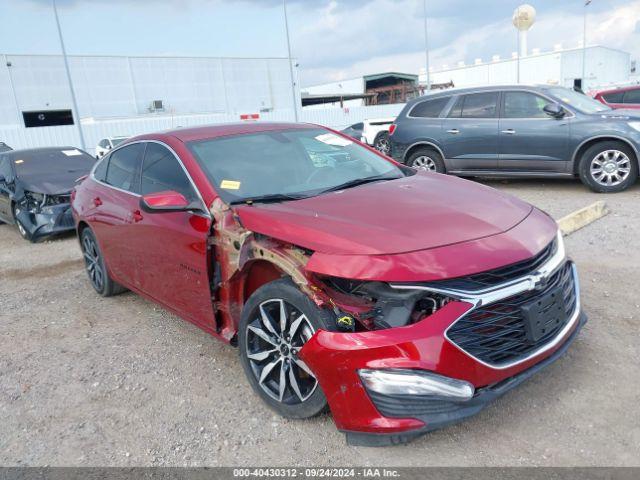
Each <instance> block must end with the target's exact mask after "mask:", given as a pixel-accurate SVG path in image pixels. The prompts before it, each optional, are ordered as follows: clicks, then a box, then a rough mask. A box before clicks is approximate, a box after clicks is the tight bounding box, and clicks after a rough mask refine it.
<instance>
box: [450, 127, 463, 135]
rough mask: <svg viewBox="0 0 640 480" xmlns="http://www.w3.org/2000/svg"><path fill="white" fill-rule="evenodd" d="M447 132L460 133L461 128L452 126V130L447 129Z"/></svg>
mask: <svg viewBox="0 0 640 480" xmlns="http://www.w3.org/2000/svg"><path fill="white" fill-rule="evenodd" d="M447 133H450V134H452V135H457V134H458V133H460V130H458V129H457V128H452V129H451V130H447Z"/></svg>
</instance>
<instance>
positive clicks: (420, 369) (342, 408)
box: [300, 262, 586, 445]
mask: <svg viewBox="0 0 640 480" xmlns="http://www.w3.org/2000/svg"><path fill="white" fill-rule="evenodd" d="M552 279H556V280H554V281H557V283H554V281H552ZM502 290H503V291H505V292H507V291H508V290H506V289H504V288H503V289H502ZM558 292H564V293H562V294H563V295H567V297H566V298H567V301H568V302H570V303H568V304H567V312H568V314H567V317H566V321H565V323H564V324H562V325H558V326H557V330H554V332H553V336H551V337H548V336H547V337H544V338H543V342H542V343H540V344H537V345H536V346H535V348H534V347H532V348H531V349H530V350H529V351H528V352H526V354H523V355H522V356H520V357H519V358H518V359H517V361H510V362H506V363H501V364H491V363H488V362H486V361H483V360H482V359H481V358H478V357H476V356H475V355H473V354H470V353H469V351H466V350H465V349H464V348H461V347H460V345H458V344H456V343H455V342H454V340H452V339H451V338H450V337H449V336H448V335H447V332H450V329H451V327H452V326H453V325H454V324H456V323H457V322H458V321H460V320H463V319H464V321H465V322H468V321H469V319H470V318H473V317H472V314H476V315H477V313H478V312H479V311H482V310H483V308H486V306H484V305H480V304H479V303H478V304H474V303H470V302H469V301H462V300H456V301H451V302H449V303H448V304H446V305H445V306H444V307H443V308H441V309H440V310H438V311H436V312H435V313H433V314H432V315H430V316H428V317H425V318H424V319H422V320H421V321H419V322H417V323H414V324H412V325H408V326H405V327H396V328H390V329H384V330H374V331H365V332H353V333H341V332H328V331H322V330H321V331H318V332H316V334H315V335H314V336H313V337H312V338H311V339H310V340H309V341H308V342H307V343H306V344H305V346H304V347H303V348H302V350H301V351H300V356H301V357H302V359H303V360H304V361H305V363H306V364H307V365H308V366H309V367H310V368H311V369H312V371H313V372H314V374H315V375H316V377H317V379H318V382H319V383H320V386H321V387H322V389H323V391H324V393H325V395H326V397H327V401H328V403H329V406H330V407H331V411H332V413H333V417H334V420H335V422H336V425H337V427H338V429H340V430H341V431H343V432H345V433H346V434H347V440H348V442H350V443H352V444H363V445H388V444H394V443H401V442H406V441H409V440H411V439H413V438H415V437H416V436H419V435H421V434H423V433H425V432H428V431H431V430H434V429H437V428H441V427H443V426H446V425H448V424H451V423H455V422H458V421H460V420H462V419H464V418H467V417H469V416H472V415H475V414H476V413H478V412H479V411H480V410H481V409H482V408H484V407H485V406H486V405H487V404H488V403H489V402H491V401H492V400H494V399H495V398H497V397H499V396H500V395H502V394H504V393H506V392H507V391H509V390H510V389H512V388H514V387H515V386H517V385H519V384H520V383H522V382H523V381H524V380H526V379H527V378H529V377H530V376H532V375H533V374H535V373H536V372H538V371H539V370H541V369H542V368H544V367H545V366H547V365H548V364H550V363H552V362H553V361H555V360H556V359H557V358H559V357H560V356H561V355H562V354H563V353H564V352H565V351H566V349H567V348H568V347H569V345H570V344H571V343H572V342H573V340H574V339H575V337H576V336H577V333H578V331H579V329H580V328H581V327H582V325H583V324H584V323H585V322H586V317H585V315H584V314H583V313H582V312H581V308H580V301H579V284H578V277H577V272H576V269H575V266H574V265H573V264H572V263H571V262H566V263H564V264H563V265H562V266H561V267H558V268H557V269H556V271H555V272H554V274H553V276H552V277H550V283H549V285H548V286H547V287H545V288H543V289H538V288H531V289H529V290H527V291H526V292H524V293H519V294H518V295H520V296H517V295H513V294H512V293H509V294H506V293H505V296H504V298H502V299H500V298H498V299H497V300H491V302H489V303H490V304H492V305H494V306H495V305H498V306H499V300H504V302H505V303H506V304H513V303H514V302H517V301H520V299H521V298H522V295H525V296H526V298H525V300H526V301H527V303H529V302H530V301H531V300H532V299H533V300H535V302H536V303H537V301H538V299H540V298H546V297H547V296H550V295H552V294H553V295H558V294H559V293H558ZM518 308H519V307H518ZM543 318H545V321H546V320H547V318H546V317H543ZM480 322H481V323H482V322H486V320H485V319H481V320H480ZM503 323H504V322H503ZM502 326H504V325H502ZM483 328H485V329H489V328H493V327H488V326H487V324H486V323H483ZM532 345H533V344H532ZM375 371H384V372H387V373H388V374H390V375H388V376H387V377H386V378H387V379H388V381H389V385H388V386H387V387H385V385H383V382H384V381H385V375H379V376H378V378H377V379H376V380H375V381H376V382H378V383H377V384H374V383H371V382H370V381H368V379H367V378H365V376H363V372H364V373H365V375H367V374H370V372H375ZM412 371H413V372H415V373H417V375H413V377H420V375H421V373H422V374H424V375H423V377H425V378H424V379H420V378H413V379H409V380H407V379H406V378H405V379H398V378H395V379H394V378H393V375H394V372H395V373H396V375H397V374H403V373H404V374H406V373H407V372H412ZM363 379H364V381H363ZM403 388H405V390H404V391H403Z"/></svg>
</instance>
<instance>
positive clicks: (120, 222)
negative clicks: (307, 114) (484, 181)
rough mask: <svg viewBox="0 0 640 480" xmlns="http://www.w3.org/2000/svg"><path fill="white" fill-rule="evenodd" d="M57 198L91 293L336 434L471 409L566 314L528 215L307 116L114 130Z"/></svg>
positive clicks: (381, 431) (563, 324) (565, 280)
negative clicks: (154, 306)
mask: <svg viewBox="0 0 640 480" xmlns="http://www.w3.org/2000/svg"><path fill="white" fill-rule="evenodd" d="M72 206H73V213H74V217H75V219H76V222H77V229H78V237H79V239H80V245H81V248H82V250H83V254H84V258H85V261H86V269H87V273H88V274H89V278H90V280H91V284H92V285H93V287H94V288H95V290H96V291H97V292H98V293H99V294H101V295H104V296H109V295H113V294H115V293H118V292H121V291H123V290H124V289H125V288H126V289H130V290H133V291H134V292H137V293H139V294H142V295H144V296H145V297H147V298H149V299H152V300H153V301H156V302H159V303H160V304H162V305H163V306H165V307H166V308H167V309H169V310H171V311H173V312H175V313H176V314H178V315H180V316H181V317H183V318H185V319H187V320H189V321H191V322H193V323H194V324H196V325H198V326H199V327H200V328H202V329H203V330H205V331H207V332H209V333H211V334H212V335H214V336H216V337H218V338H220V339H221V340H223V341H225V342H228V343H230V344H232V345H234V346H237V347H238V350H239V354H240V361H241V364H242V366H243V368H244V371H245V373H246V376H247V378H248V380H249V383H250V384H251V385H252V387H253V388H254V390H255V392H256V393H257V394H258V395H259V396H260V397H261V398H262V399H263V400H264V401H265V402H266V403H267V404H268V405H269V406H270V407H271V408H273V409H274V410H275V411H277V412H278V413H280V414H281V415H284V416H286V417H289V418H306V417H310V416H313V415H316V414H318V413H320V412H322V411H324V409H325V408H326V407H327V406H328V407H329V408H330V409H331V412H332V414H333V419H334V421H335V423H336V425H337V426H338V428H339V429H340V430H341V431H344V432H346V433H347V438H348V440H349V441H350V442H351V443H361V444H368V445H381V444H389V443H394V442H402V441H406V440H409V439H411V438H413V437H415V436H417V435H420V434H422V433H424V432H426V431H429V430H433V429H435V428H439V427H443V426H445V425H447V424H450V423H452V422H455V421H459V420H462V419H464V418H466V417H469V416H470V415H473V414H475V413H477V412H478V411H480V410H481V409H482V408H483V407H484V406H486V405H487V404H488V403H489V402H490V401H492V400H493V399H495V398H497V397H498V396H500V395H502V394H503V393H505V392H507V391H509V390H510V389H512V388H514V387H515V386H516V385H518V384H520V383H521V382H523V381H524V380H526V379H527V378H529V377H531V376H532V375H533V374H535V373H536V372H538V371H540V370H541V369H542V368H544V367H545V366H546V365H548V364H550V363H551V362H553V361H554V360H556V359H557V358H559V357H560V356H561V355H562V354H563V353H564V352H565V351H566V349H567V348H568V346H569V345H570V344H571V342H572V341H573V339H574V338H575V337H576V335H577V332H578V330H579V329H580V327H581V325H582V324H583V322H584V321H585V317H584V315H583V314H582V312H581V309H580V298H579V287H578V278H577V271H576V267H575V265H574V264H573V262H572V261H571V260H570V259H568V258H567V257H566V255H565V250H564V245H563V241H562V236H561V235H560V234H559V232H558V227H557V225H556V223H555V222H554V221H553V219H551V218H550V217H549V216H548V215H546V214H545V213H543V212H541V211H540V210H538V209H536V208H534V207H532V206H531V205H529V204H526V203H524V202H522V201H520V200H518V199H517V198H514V197H511V196H508V195H505V194H503V193H500V192H498V191H496V190H493V189H491V188H488V187H485V186H482V185H478V184H475V183H472V182H469V181H466V180H461V179H458V178H455V177H449V176H446V175H439V174H436V173H428V172H417V171H415V170H413V169H411V168H408V167H405V166H403V165H399V164H397V163H395V162H393V161H392V160H390V159H389V158H387V157H385V156H383V155H382V154H380V153H379V152H376V151H374V150H373V149H371V148H368V147H366V146H363V145H361V144H359V143H357V142H354V141H352V140H351V139H349V138H348V137H347V136H345V135H342V134H339V133H337V132H333V131H330V130H327V129H325V128H322V127H318V126H314V125H303V124H274V123H256V124H251V125H248V124H242V125H220V126H215V127H200V128H185V129H180V130H174V131H170V132H165V133H159V134H150V135H144V136H140V137H137V138H134V139H131V140H129V141H127V142H126V143H124V144H122V145H120V146H118V147H117V148H115V149H113V150H112V151H110V152H109V153H108V154H107V155H106V156H105V157H104V159H103V160H101V161H100V162H99V163H98V164H97V165H96V167H95V168H94V170H93V171H92V172H91V174H90V175H89V177H88V178H87V179H85V180H84V181H82V182H81V183H80V184H79V185H78V186H77V187H76V189H75V191H74V194H73V200H72ZM210 360H213V359H210ZM247 401H249V399H242V400H239V402H238V408H239V409H242V408H245V405H244V402H247ZM213 407H214V406H212V408H213ZM247 408H250V407H247ZM494 413H495V412H494ZM534 413H535V415H537V416H539V415H542V413H541V412H534ZM532 415H533V414H532ZM531 421H537V420H536V419H531Z"/></svg>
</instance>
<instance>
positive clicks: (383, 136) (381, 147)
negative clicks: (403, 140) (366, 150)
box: [373, 132, 391, 155]
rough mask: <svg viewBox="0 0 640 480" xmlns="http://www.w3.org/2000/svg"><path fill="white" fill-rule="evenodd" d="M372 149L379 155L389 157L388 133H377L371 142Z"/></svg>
mask: <svg viewBox="0 0 640 480" xmlns="http://www.w3.org/2000/svg"><path fill="white" fill-rule="evenodd" d="M373 148H375V149H376V150H378V151H379V152H380V153H384V154H385V155H389V153H390V152H391V145H390V144H389V132H379V133H378V134H377V135H376V139H375V140H374V141H373Z"/></svg>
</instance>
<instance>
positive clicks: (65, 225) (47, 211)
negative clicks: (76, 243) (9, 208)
mask: <svg viewBox="0 0 640 480" xmlns="http://www.w3.org/2000/svg"><path fill="white" fill-rule="evenodd" d="M18 220H20V223H22V226H23V227H24V228H25V230H26V231H27V233H28V234H29V237H30V239H31V240H32V241H37V240H39V239H41V238H43V237H47V236H50V235H56V234H59V233H64V232H69V231H72V230H74V220H73V216H72V214H71V205H70V204H68V203H63V204H59V205H51V206H45V207H42V208H41V209H40V210H39V211H36V212H33V211H29V210H26V209H23V210H21V211H20V213H19V214H18Z"/></svg>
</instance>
